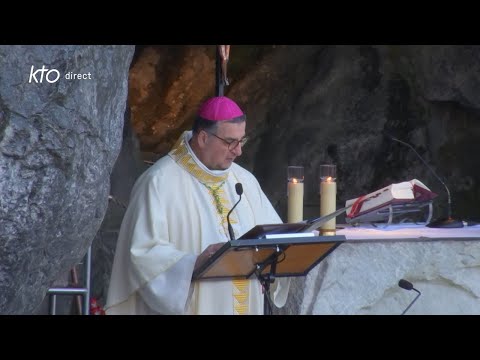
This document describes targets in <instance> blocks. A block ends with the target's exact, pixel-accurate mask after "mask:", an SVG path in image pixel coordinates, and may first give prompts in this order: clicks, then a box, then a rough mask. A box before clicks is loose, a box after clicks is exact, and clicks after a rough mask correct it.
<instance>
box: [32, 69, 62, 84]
mask: <svg viewBox="0 0 480 360" xmlns="http://www.w3.org/2000/svg"><path fill="white" fill-rule="evenodd" d="M34 70H35V67H34V66H33V65H32V68H31V69H30V78H29V79H28V82H29V83H31V82H32V80H33V81H34V82H35V83H37V84H38V83H42V82H43V76H44V75H45V80H47V81H48V82H49V83H50V84H53V83H54V82H57V81H58V79H60V72H59V71H58V70H57V69H51V70H48V69H47V68H46V67H45V65H43V66H42V68H41V69H37V70H36V71H34ZM39 73H40V74H39ZM37 76H38V77H37Z"/></svg>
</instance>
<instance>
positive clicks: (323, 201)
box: [320, 178, 337, 235]
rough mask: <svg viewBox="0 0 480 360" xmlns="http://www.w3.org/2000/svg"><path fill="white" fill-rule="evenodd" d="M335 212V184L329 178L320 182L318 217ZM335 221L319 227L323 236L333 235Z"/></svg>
mask: <svg viewBox="0 0 480 360" xmlns="http://www.w3.org/2000/svg"><path fill="white" fill-rule="evenodd" d="M336 210H337V183H336V182H335V181H332V180H331V178H327V180H325V181H322V182H320V216H325V215H328V214H331V213H333V212H334V211H336ZM335 227H336V220H335V218H333V219H332V220H329V221H327V222H326V223H325V224H323V225H322V226H321V227H320V230H321V231H320V233H321V234H323V235H335Z"/></svg>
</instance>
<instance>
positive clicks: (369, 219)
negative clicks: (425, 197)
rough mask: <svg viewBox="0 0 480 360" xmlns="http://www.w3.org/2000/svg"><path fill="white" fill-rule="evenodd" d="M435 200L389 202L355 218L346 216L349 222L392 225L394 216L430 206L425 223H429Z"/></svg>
mask: <svg viewBox="0 0 480 360" xmlns="http://www.w3.org/2000/svg"><path fill="white" fill-rule="evenodd" d="M432 203H433V201H431V200H430V201H422V202H420V201H415V202H411V203H404V204H388V205H385V206H382V207H380V208H376V209H374V210H372V211H369V212H367V213H364V214H362V215H359V216H355V217H354V218H349V217H347V216H346V217H345V221H346V222H347V224H357V223H358V224H360V223H373V222H383V223H385V224H386V226H388V225H391V224H392V222H393V218H394V217H398V216H401V215H405V214H408V213H418V212H424V211H425V209H424V208H425V207H426V206H428V214H427V220H426V221H425V223H427V224H428V223H429V222H430V220H431V219H432V215H433V205H432Z"/></svg>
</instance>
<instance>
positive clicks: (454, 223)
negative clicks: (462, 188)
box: [382, 130, 463, 228]
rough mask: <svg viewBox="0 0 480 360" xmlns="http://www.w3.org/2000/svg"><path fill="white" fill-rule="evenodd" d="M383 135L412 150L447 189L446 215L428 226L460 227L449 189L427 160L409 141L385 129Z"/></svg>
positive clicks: (461, 223) (461, 225) (460, 223)
mask: <svg viewBox="0 0 480 360" xmlns="http://www.w3.org/2000/svg"><path fill="white" fill-rule="evenodd" d="M382 133H383V135H384V136H386V137H388V138H389V139H391V140H393V141H396V142H399V143H400V144H403V145H405V146H408V147H409V148H410V149H412V150H413V152H414V153H415V155H417V156H418V158H419V159H420V160H421V161H422V162H423V163H424V164H425V166H426V167H427V168H428V170H430V171H431V173H432V174H433V175H434V176H435V177H436V178H437V180H438V181H440V183H441V184H442V185H443V186H444V187H445V190H447V197H448V208H447V209H448V210H447V211H448V216H447V217H446V218H439V219H437V220H434V221H431V222H430V223H429V224H427V226H428V227H430V228H461V227H463V221H460V220H455V219H453V218H452V198H451V196H450V190H448V187H447V185H446V184H445V183H444V182H443V180H442V179H441V178H440V176H438V175H437V173H436V172H435V171H434V170H433V169H432V168H431V167H430V165H428V164H427V162H426V161H425V160H424V159H423V158H422V157H421V156H420V154H419V153H418V152H417V151H416V150H415V148H414V147H413V146H412V145H410V144H409V143H406V142H404V141H402V140H399V139H397V138H396V137H394V136H392V135H390V134H389V133H388V132H386V131H385V130H384V131H382Z"/></svg>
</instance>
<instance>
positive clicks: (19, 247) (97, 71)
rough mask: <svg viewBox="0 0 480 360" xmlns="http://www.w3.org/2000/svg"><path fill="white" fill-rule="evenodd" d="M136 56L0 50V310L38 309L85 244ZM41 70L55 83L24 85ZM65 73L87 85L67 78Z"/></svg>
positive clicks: (114, 152) (119, 49)
mask: <svg viewBox="0 0 480 360" xmlns="http://www.w3.org/2000/svg"><path fill="white" fill-rule="evenodd" d="M133 50H134V47H133V46H74V45H69V46H56V45H51V46H50V45H48V46H40V45H38V46H26V45H25V46H0V63H1V64H2V66H1V68H0V313H2V314H28V313H32V312H34V311H35V308H36V307H37V306H39V304H40V303H41V301H42V299H43V297H44V296H45V293H46V291H47V289H48V287H49V286H50V285H51V284H52V283H53V282H54V280H55V279H58V278H60V276H61V274H65V273H67V272H68V270H69V269H70V268H71V267H72V266H73V265H74V264H76V263H78V262H79V261H80V260H81V259H82V257H83V255H84V254H85V252H86V250H87V248H88V246H89V245H90V244H91V242H92V240H93V238H94V236H95V234H96V232H97V230H98V228H99V226H100V224H101V222H102V219H103V217H104V214H105V211H106V208H107V202H108V194H109V187H110V184H109V178H110V173H111V171H112V167H113V164H114V162H115V160H116V158H117V156H118V153H119V151H120V146H121V141H122V127H123V120H124V112H125V106H126V99H127V80H128V68H129V64H130V61H131V58H132V55H133ZM43 65H44V66H45V67H46V68H48V69H56V70H57V71H58V72H59V73H60V75H61V76H60V78H59V79H58V81H56V82H51V83H50V82H48V81H46V79H45V78H43V79H42V80H43V81H42V82H40V74H37V75H38V76H37V81H39V82H38V83H36V82H35V80H33V81H32V82H29V80H30V72H31V66H34V67H35V70H36V69H38V68H42V66H43ZM71 72H73V73H76V74H78V73H81V74H88V73H90V74H91V75H90V79H88V78H87V79H81V80H79V79H75V80H72V79H70V80H68V79H66V78H65V77H64V76H65V75H66V74H68V73H71ZM54 75H55V74H54V73H51V75H50V78H49V79H50V80H53V79H54V78H55V77H54ZM87 76H88V75H87Z"/></svg>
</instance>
